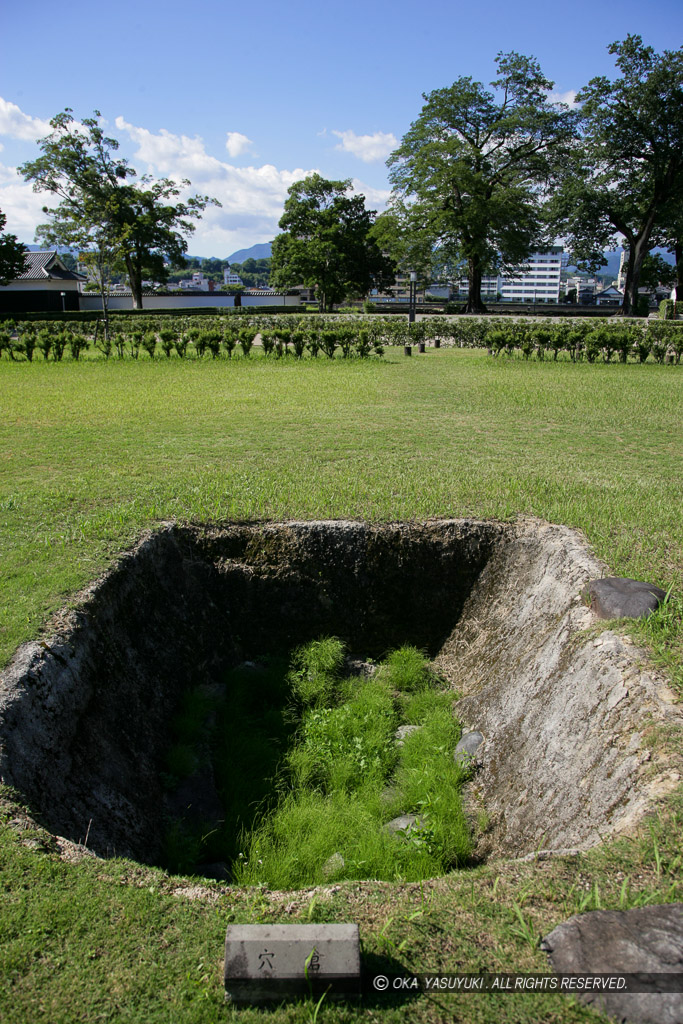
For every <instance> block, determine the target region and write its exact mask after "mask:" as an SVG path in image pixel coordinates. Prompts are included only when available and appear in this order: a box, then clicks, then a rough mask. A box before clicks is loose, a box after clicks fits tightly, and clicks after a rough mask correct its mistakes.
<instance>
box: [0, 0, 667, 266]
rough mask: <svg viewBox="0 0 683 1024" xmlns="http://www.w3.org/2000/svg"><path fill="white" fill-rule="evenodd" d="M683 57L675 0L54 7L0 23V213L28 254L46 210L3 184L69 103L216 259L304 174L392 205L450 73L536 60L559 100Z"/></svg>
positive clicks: (271, 224) (277, 209) (38, 6)
mask: <svg viewBox="0 0 683 1024" xmlns="http://www.w3.org/2000/svg"><path fill="white" fill-rule="evenodd" d="M629 33H638V34H640V35H642V37H643V39H644V41H645V42H646V43H647V44H649V45H651V46H653V47H654V48H655V49H656V50H658V51H661V50H664V49H677V48H678V47H679V46H681V45H682V44H683V3H681V0H658V2H657V4H656V6H649V7H648V6H647V5H645V4H643V3H642V0H637V2H636V0H619V2H618V3H615V2H613V0H611V2H610V3H606V2H604V0H594V2H588V0H576V2H574V3H573V4H570V5H568V6H565V7H564V8H561V7H560V5H558V4H555V5H553V4H551V3H548V0H544V2H540V0H526V2H525V3H519V2H517V3H513V2H511V0H509V2H504V0H489V2H488V3H482V4H475V3H472V2H471V0H468V2H467V3H465V2H462V0H454V2H450V3H446V2H443V0H433V2H432V3H431V4H429V5H428V6H427V7H425V6H422V5H420V4H418V3H415V2H412V3H408V2H406V0H398V2H396V3H391V4H389V3H384V2H383V0H379V2H375V3H374V4H370V3H361V2H359V0H348V2H346V3H344V4H338V5H329V6H324V5H322V4H318V3H312V2H310V0H304V2H296V0H295V2H293V3H290V4H284V3H274V2H271V0H265V2H261V3H260V4H258V5H249V6H247V5H244V4H242V5H239V4H235V3H233V4H230V5H228V4H225V3H220V2H217V0H205V2H204V3H201V4H196V5H192V4H189V3H187V2H185V3H179V2H177V0H169V2H164V3H163V4H162V3H156V2H155V3H149V2H147V3H144V2H137V3H134V2H132V0H118V3H116V4H108V5H96V4H93V3H91V2H90V3H87V4H86V3H84V2H82V0H75V2H72V3H70V4H68V5H56V4H54V3H53V2H50V3H47V2H45V0H34V2H33V3H32V4H31V5H30V6H29V7H28V8H20V7H19V5H17V4H9V3H6V4H4V5H3V7H2V10H1V11H0V39H1V40H2V58H1V59H0V147H1V148H0V209H2V210H3V212H4V213H5V214H6V216H7V228H6V230H9V231H12V232H13V233H15V234H16V235H18V236H19V238H20V239H21V240H22V241H24V242H32V241H33V232H34V230H35V226H36V224H37V223H39V222H40V220H41V219H42V218H41V212H40V211H41V207H42V206H43V205H45V203H46V202H48V199H47V198H46V197H44V196H39V195H35V194H34V193H33V192H32V191H31V187H30V186H29V185H27V184H25V183H24V182H23V181H22V179H21V178H20V177H19V176H18V175H17V174H16V167H17V165H18V164H21V163H23V162H24V161H25V160H30V159H33V158H34V157H35V156H37V155H38V149H37V146H36V139H38V138H41V137H42V136H43V135H45V134H46V133H47V131H49V126H48V125H47V122H48V121H49V119H50V118H51V117H53V116H54V115H55V114H56V113H58V112H59V111H61V110H63V109H64V108H65V107H72V108H73V110H74V114H75V116H76V117H85V116H89V115H90V114H91V113H92V111H93V109H95V108H97V109H98V110H100V111H101V112H102V114H103V115H104V117H105V119H106V121H107V127H108V130H109V133H110V134H111V135H113V136H114V137H116V138H118V140H119V142H120V143H121V152H122V153H123V154H124V155H125V156H126V157H128V159H129V160H130V162H131V164H132V165H133V166H134V167H135V168H136V169H137V170H138V171H139V172H140V173H143V172H150V173H152V174H154V175H156V176H159V177H161V176H171V177H176V178H181V177H187V178H189V179H190V180H191V181H192V184H193V189H192V191H197V192H200V193H206V194H210V195H213V196H215V197H216V198H218V199H219V200H220V201H221V202H222V204H223V206H222V208H221V209H220V210H219V209H212V210H210V211H207V213H205V215H204V218H203V220H202V221H200V222H199V223H198V225H197V230H196V232H195V234H194V236H193V237H192V238H191V239H190V242H189V250H190V252H191V253H197V254H201V255H204V256H209V255H212V256H220V257H224V256H227V255H229V254H230V253H232V252H233V251H235V250H236V249H239V248H242V247H243V246H249V245H251V244H253V243H255V242H263V241H268V240H270V239H271V238H272V237H273V236H274V235H275V234H276V233H277V230H278V228H277V221H278V219H279V217H280V216H281V213H282V204H283V202H284V199H285V198H286V193H287V188H288V186H289V185H290V184H291V183H292V182H293V181H296V180H298V179H299V178H301V177H303V176H304V175H305V173H307V172H310V171H313V170H317V171H319V172H320V173H321V174H323V175H324V176H326V177H330V178H351V179H353V181H354V184H355V187H356V188H357V189H358V190H359V191H362V192H363V193H364V194H365V195H366V197H367V200H368V203H367V205H368V206H369V207H370V208H373V209H382V208H383V205H384V204H385V202H386V198H387V196H388V183H387V175H386V167H385V159H386V156H387V154H388V152H390V150H391V149H392V148H393V147H394V146H395V145H396V143H397V142H398V140H400V138H401V136H402V135H403V133H404V132H405V131H406V130H407V129H408V127H409V125H410V123H411V121H412V120H414V118H415V117H416V116H417V115H418V113H419V111H420V107H421V105H422V102H423V100H422V93H423V92H429V91H430V90H432V89H436V88H440V87H443V86H448V85H450V84H451V83H452V82H453V81H454V80H455V79H456V78H457V77H459V76H461V75H470V76H472V77H473V78H475V79H477V80H481V81H484V82H488V81H490V80H491V79H492V78H493V76H494V72H495V65H494V58H495V56H496V53H498V52H499V51H500V50H502V51H505V52H507V51H510V50H517V51H518V52H520V53H524V54H527V55H531V56H534V57H536V58H537V59H538V61H539V62H540V64H541V67H542V69H543V71H544V72H545V74H546V75H547V76H548V77H549V78H550V79H552V80H553V81H554V82H555V88H556V91H557V93H558V94H560V95H562V96H566V97H568V98H569V97H571V95H572V94H573V93H575V92H576V91H578V90H579V89H580V88H581V86H582V85H584V84H585V83H586V82H587V81H588V79H589V78H591V77H593V76H594V75H598V74H606V75H608V76H612V75H613V73H614V63H613V58H612V57H611V55H610V54H609V53H608V52H607V47H608V45H609V44H610V43H611V42H613V41H614V40H615V39H623V38H625V37H626V35H627V34H629Z"/></svg>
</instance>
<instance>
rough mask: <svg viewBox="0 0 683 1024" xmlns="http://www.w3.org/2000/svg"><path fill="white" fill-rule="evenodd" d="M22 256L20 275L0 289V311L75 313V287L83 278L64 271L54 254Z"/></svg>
mask: <svg viewBox="0 0 683 1024" xmlns="http://www.w3.org/2000/svg"><path fill="white" fill-rule="evenodd" d="M26 256H27V259H28V266H27V269H26V270H25V271H24V273H23V274H20V275H19V277H17V278H16V279H15V280H14V281H10V283H9V284H7V285H5V286H4V287H0V310H1V311H2V312H3V313H28V312H31V311H35V312H50V311H54V312H58V311H59V310H66V309H78V286H79V284H80V283H81V282H83V281H85V280H86V277H85V276H84V275H83V274H76V273H75V272H74V271H73V270H67V268H66V267H65V266H64V264H63V263H62V261H61V259H60V258H59V253H58V252H57V251H56V250H53V249H50V250H39V251H38V252H28V253H27V254H26Z"/></svg>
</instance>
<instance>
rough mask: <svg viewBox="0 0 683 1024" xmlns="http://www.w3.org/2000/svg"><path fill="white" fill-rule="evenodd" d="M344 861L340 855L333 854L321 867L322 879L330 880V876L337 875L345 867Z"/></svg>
mask: <svg viewBox="0 0 683 1024" xmlns="http://www.w3.org/2000/svg"><path fill="white" fill-rule="evenodd" d="M345 864H346V861H345V860H344V858H343V857H342V855H341V853H339V851H337V853H333V854H332V856H331V857H328V858H327V860H326V861H325V863H324V864H323V866H322V873H323V878H331V877H332V875H336V874H338V873H339V872H340V871H341V870H342V869H343V868H344V866H345Z"/></svg>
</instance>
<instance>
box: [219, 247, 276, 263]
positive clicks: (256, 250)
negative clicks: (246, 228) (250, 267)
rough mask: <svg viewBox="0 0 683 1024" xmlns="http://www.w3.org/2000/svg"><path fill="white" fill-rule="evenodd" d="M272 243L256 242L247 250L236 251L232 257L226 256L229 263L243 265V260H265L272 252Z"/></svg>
mask: <svg viewBox="0 0 683 1024" xmlns="http://www.w3.org/2000/svg"><path fill="white" fill-rule="evenodd" d="M272 244H273V243H272V242H257V244H256V245H252V246H251V247H250V248H249V249H238V250H237V252H234V253H233V254H232V256H228V259H229V260H230V262H231V263H244V261H245V260H267V259H269V258H270V257H271V256H272V254H273V252H272V248H271V246H272Z"/></svg>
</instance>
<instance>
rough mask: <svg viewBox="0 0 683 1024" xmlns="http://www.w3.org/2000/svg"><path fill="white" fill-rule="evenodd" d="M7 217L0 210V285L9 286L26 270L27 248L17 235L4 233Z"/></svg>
mask: <svg viewBox="0 0 683 1024" xmlns="http://www.w3.org/2000/svg"><path fill="white" fill-rule="evenodd" d="M6 223H7V217H6V216H5V214H4V213H3V212H2V210H0V285H6V284H9V283H10V281H14V279H15V278H17V277H19V275H20V274H23V272H24V271H25V270H26V267H27V261H26V247H25V246H24V245H22V243H21V242H19V241H18V240H17V236H16V235H10V233H9V232H5V233H4V234H3V233H2V229H3V228H4V226H5V224H6Z"/></svg>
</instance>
